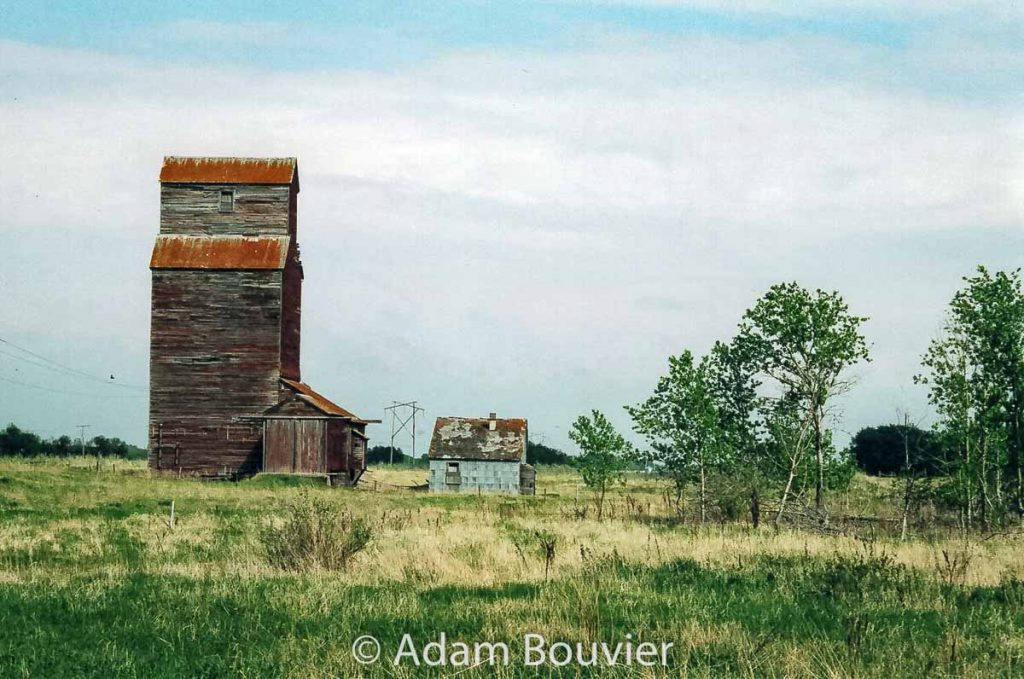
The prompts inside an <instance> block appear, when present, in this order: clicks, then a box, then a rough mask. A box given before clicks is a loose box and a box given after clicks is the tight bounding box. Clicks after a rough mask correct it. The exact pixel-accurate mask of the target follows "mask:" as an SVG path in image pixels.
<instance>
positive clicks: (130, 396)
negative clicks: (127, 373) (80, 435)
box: [0, 376, 146, 399]
mask: <svg viewBox="0 0 1024 679" xmlns="http://www.w3.org/2000/svg"><path fill="white" fill-rule="evenodd" d="M0 382H7V383H8V384H16V385H17V386H19V387H25V388H27V389H39V390H40V391H49V392H51V393H54V394H63V395H65V396H88V397H89V398H119V399H123V398H128V399H144V398H146V396H145V395H144V394H97V393H95V392H85V391H67V390H65V389H51V388H49V387H41V386H39V385H38V384H28V383H27V382H19V381H18V380H12V379H9V378H7V377H2V376H0Z"/></svg>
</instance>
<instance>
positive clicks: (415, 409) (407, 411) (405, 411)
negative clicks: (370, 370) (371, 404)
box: [384, 401, 425, 464]
mask: <svg viewBox="0 0 1024 679" xmlns="http://www.w3.org/2000/svg"><path fill="white" fill-rule="evenodd" d="M417 403H418V401H406V402H405V403H399V402H398V401H392V402H391V405H389V406H388V407H387V408H385V409H384V412H385V413H390V414H391V444H390V446H391V451H390V462H391V464H394V463H395V436H396V435H397V434H400V433H402V432H403V431H405V430H406V428H407V427H408V428H409V431H410V433H411V435H412V459H414V460H415V459H416V415H417V413H422V412H425V411H424V410H423V408H420V407H419V406H418V405H416V404H417ZM399 409H401V410H402V414H401V415H399V414H398V411H399ZM410 423H411V426H410Z"/></svg>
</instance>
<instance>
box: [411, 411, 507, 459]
mask: <svg viewBox="0 0 1024 679" xmlns="http://www.w3.org/2000/svg"><path fill="white" fill-rule="evenodd" d="M490 422H491V420H490V419H489V418H486V417H439V418H437V421H436V422H435V423H434V435H433V436H432V437H431V439H430V452H429V457H430V459H432V460H488V461H498V462H521V461H524V460H525V457H526V433H527V425H526V420H525V419H521V418H511V419H510V418H504V419H495V420H494V423H495V427H494V429H493V430H492V429H491V427H490Z"/></svg>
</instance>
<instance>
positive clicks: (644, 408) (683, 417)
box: [626, 351, 730, 523]
mask: <svg viewBox="0 0 1024 679" xmlns="http://www.w3.org/2000/svg"><path fill="white" fill-rule="evenodd" d="M712 364H713V361H712V359H711V358H710V357H704V358H702V359H701V360H699V361H696V360H695V359H694V356H693V354H692V353H691V352H689V351H684V352H683V353H682V354H680V355H679V356H671V357H669V359H668V368H669V369H668V373H667V374H666V375H664V376H662V377H661V378H659V380H658V384H657V386H655V388H654V394H652V395H651V396H650V397H649V398H648V399H647V400H646V401H644V402H643V403H641V404H639V405H636V406H626V411H627V412H629V414H630V415H631V416H632V417H633V423H634V429H635V430H636V432H637V433H638V434H641V435H642V436H643V437H644V438H645V439H646V440H647V443H648V445H649V446H650V449H651V452H650V453H649V454H648V455H649V457H650V459H651V460H653V461H654V462H656V463H658V465H659V466H660V468H661V469H662V471H663V472H665V473H666V474H667V475H668V476H669V477H670V478H671V479H672V480H673V481H674V483H675V485H676V492H677V496H678V495H679V494H681V493H682V490H683V488H684V487H685V485H686V484H688V483H690V482H691V481H695V482H696V483H697V487H698V505H699V508H700V521H701V523H704V522H705V521H706V519H707V505H708V503H707V478H708V472H709V471H710V470H712V469H718V468H721V467H723V466H725V463H726V461H727V459H728V458H729V451H730V448H729V437H728V431H727V430H726V428H725V427H724V426H723V422H722V416H723V414H724V413H725V409H724V408H723V407H722V406H721V404H720V403H719V402H718V399H717V398H716V397H717V396H719V394H717V393H716V384H715V382H714V379H713V370H712Z"/></svg>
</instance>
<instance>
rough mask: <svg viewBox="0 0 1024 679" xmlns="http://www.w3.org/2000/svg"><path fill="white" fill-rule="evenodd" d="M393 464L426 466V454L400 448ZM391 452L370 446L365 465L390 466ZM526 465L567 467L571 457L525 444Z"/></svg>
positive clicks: (543, 446)
mask: <svg viewBox="0 0 1024 679" xmlns="http://www.w3.org/2000/svg"><path fill="white" fill-rule="evenodd" d="M393 457H394V464H402V465H424V466H425V465H426V464H427V454H426V453H424V454H423V455H420V456H419V457H418V458H415V459H414V458H413V457H412V456H411V455H408V454H406V453H405V452H404V451H403V450H402V449H401V448H398V447H396V448H395V449H394V455H393ZM391 460H392V450H391V447H390V446H371V447H370V449H369V450H367V451H366V463H367V464H391ZM526 463H527V464H532V465H538V464H543V465H569V464H572V456H571V455H569V454H567V453H565V452H563V451H561V450H559V449H557V448H553V447H551V446H548V445H544V444H543V443H534V442H533V441H527V442H526Z"/></svg>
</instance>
